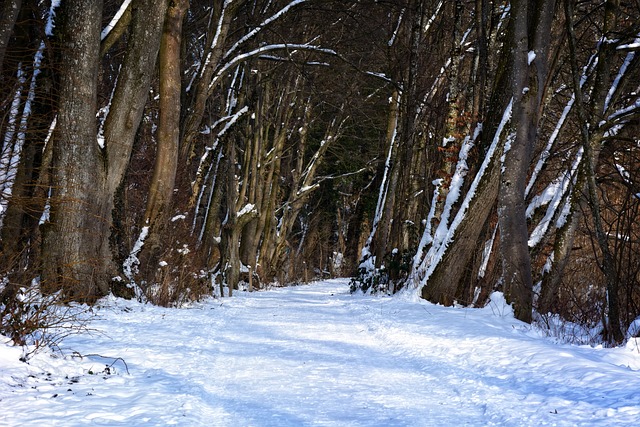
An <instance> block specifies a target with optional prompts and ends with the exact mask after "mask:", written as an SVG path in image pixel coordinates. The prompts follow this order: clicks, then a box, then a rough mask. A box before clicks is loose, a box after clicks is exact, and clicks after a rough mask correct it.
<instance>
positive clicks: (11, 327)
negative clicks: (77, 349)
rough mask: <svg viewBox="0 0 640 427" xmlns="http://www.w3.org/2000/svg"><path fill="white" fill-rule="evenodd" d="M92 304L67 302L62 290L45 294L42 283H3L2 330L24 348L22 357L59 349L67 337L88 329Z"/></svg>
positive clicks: (0, 298)
mask: <svg viewBox="0 0 640 427" xmlns="http://www.w3.org/2000/svg"><path fill="white" fill-rule="evenodd" d="M88 311H89V307H88V306H86V305H78V304H65V302H64V301H63V300H62V292H61V291H59V292H55V293H52V294H43V293H42V292H41V291H40V283H39V281H38V280H33V281H32V282H31V283H30V284H29V285H27V286H21V285H19V284H16V283H11V282H10V281H9V279H8V278H7V277H4V278H3V279H2V284H1V285H0V333H1V334H2V335H5V336H7V337H9V338H10V339H11V340H12V341H13V344H14V345H20V346H23V347H24V348H25V353H24V355H23V360H27V359H28V357H29V356H30V355H32V354H33V353H35V352H37V351H38V350H39V349H42V348H52V349H54V350H57V349H58V345H59V343H60V342H61V341H62V340H63V339H64V338H65V337H67V336H69V335H72V334H75V333H79V332H83V331H86V330H87V324H88V322H89V317H88V316H87V315H86V314H87V312H88Z"/></svg>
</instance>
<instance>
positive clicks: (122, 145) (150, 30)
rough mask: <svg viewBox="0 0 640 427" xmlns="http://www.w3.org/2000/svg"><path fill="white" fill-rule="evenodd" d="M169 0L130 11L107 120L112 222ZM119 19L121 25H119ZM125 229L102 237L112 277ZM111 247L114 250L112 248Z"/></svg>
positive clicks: (144, 2) (151, 0) (138, 4)
mask: <svg viewBox="0 0 640 427" xmlns="http://www.w3.org/2000/svg"><path fill="white" fill-rule="evenodd" d="M167 1H168V0H139V1H134V2H133V3H132V5H130V7H129V8H127V10H128V11H129V13H128V15H130V20H131V31H130V36H129V39H128V42H127V48H126V52H125V58H124V62H123V64H122V67H121V69H120V73H119V74H118V80H117V84H116V88H115V90H114V95H113V99H112V100H111V104H110V106H109V113H108V115H107V118H106V120H105V123H104V140H105V150H106V152H107V158H108V170H107V187H106V193H107V194H106V197H107V205H106V210H107V213H108V215H109V218H110V219H112V217H113V223H114V224H115V223H117V222H118V218H119V216H120V215H122V212H120V210H119V209H115V205H116V202H117V201H116V200H114V198H115V197H116V194H117V193H118V188H119V187H120V185H122V181H123V179H124V176H125V173H126V170H127V168H128V167H129V162H130V158H131V152H132V150H133V143H134V140H135V137H136V133H137V131H138V128H139V127H140V123H141V121H142V115H143V112H144V106H145V104H146V102H147V98H148V94H149V88H150V86H151V79H152V78H153V76H154V75H155V73H156V61H157V58H158V51H159V49H160V36H161V34H162V28H163V22H164V18H165V14H166V12H167ZM120 22H122V21H119V22H118V24H120ZM124 232H125V231H124V230H119V229H115V228H112V230H111V233H107V234H106V235H104V236H102V238H103V239H104V240H105V243H104V249H105V255H104V256H105V258H106V259H109V260H112V259H113V258H115V260H116V261H117V262H114V263H113V264H112V265H111V267H110V268H111V269H112V270H114V271H113V272H112V274H113V276H116V275H117V273H118V272H117V268H118V267H117V265H116V264H120V263H121V262H122V259H121V258H123V257H125V256H126V254H128V250H129V249H130V248H124V247H122V248H121V246H124V244H123V243H122V241H121V240H122V234H123V233H124ZM109 249H111V250H109ZM117 283H119V282H114V284H113V285H114V288H113V291H114V293H116V294H119V293H120V292H121V291H125V294H126V290H125V289H124V288H122V287H121V286H119V285H117Z"/></svg>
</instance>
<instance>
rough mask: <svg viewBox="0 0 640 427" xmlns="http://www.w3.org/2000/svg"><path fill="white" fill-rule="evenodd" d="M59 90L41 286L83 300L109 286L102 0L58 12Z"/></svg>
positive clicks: (76, 0) (74, 1)
mask: <svg viewBox="0 0 640 427" xmlns="http://www.w3.org/2000/svg"><path fill="white" fill-rule="evenodd" d="M58 16H59V17H60V21H61V22H59V25H60V27H61V28H62V30H61V31H60V33H59V36H58V40H59V42H60V46H59V49H60V87H59V94H60V98H59V105H58V124H57V127H56V131H55V134H54V141H53V144H54V146H53V163H52V168H51V199H50V204H51V216H50V222H49V223H48V224H47V226H46V230H45V233H44V240H43V247H42V249H43V272H42V273H43V274H42V278H43V284H44V285H45V286H46V287H47V288H48V289H58V288H62V289H63V290H64V292H65V294H66V295H67V296H68V297H70V298H72V299H74V300H80V301H93V300H95V299H96V298H97V297H99V296H102V295H105V294H106V293H107V292H108V291H109V286H108V281H107V277H106V271H105V270H106V269H105V260H104V258H103V250H102V249H103V248H102V243H103V241H102V240H101V239H96V235H100V234H102V233H105V232H106V230H108V225H109V221H108V218H107V215H106V212H105V209H104V202H105V197H104V195H105V191H104V190H105V172H106V171H105V166H104V165H105V163H104V162H105V159H104V157H103V153H102V152H101V150H100V147H99V145H98V142H97V139H96V132H97V129H96V114H95V112H96V104H97V77H98V65H99V51H100V26H101V22H102V1H100V0H66V1H64V2H62V5H61V7H60V9H59V11H58Z"/></svg>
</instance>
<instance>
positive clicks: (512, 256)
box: [498, 0, 555, 322]
mask: <svg viewBox="0 0 640 427" xmlns="http://www.w3.org/2000/svg"><path fill="white" fill-rule="evenodd" d="M554 9H555V0H538V1H535V2H533V4H529V2H528V1H520V0H518V1H513V2H512V3H511V20H512V25H513V35H514V39H513V45H512V49H513V55H512V57H513V63H514V66H513V77H512V79H513V80H512V96H513V115H512V126H513V128H514V130H515V138H513V140H512V141H510V142H509V145H510V146H509V147H508V148H506V149H505V151H506V152H505V154H504V163H503V167H502V169H503V172H502V176H501V181H500V193H499V198H498V223H499V225H500V256H501V260H502V273H503V283H504V293H505V297H506V299H507V301H508V302H509V303H513V306H514V312H515V316H516V317H517V318H518V319H520V320H522V321H524V322H531V318H532V314H533V277H532V273H531V255H530V253H529V245H528V241H529V231H528V228H527V218H526V208H527V207H526V203H525V189H526V186H527V176H528V171H529V167H530V164H531V160H532V153H533V148H534V146H535V142H536V138H537V133H538V121H539V118H540V114H541V111H540V108H541V101H542V98H543V97H544V94H545V87H546V83H547V82H546V80H547V72H548V66H547V61H548V59H547V56H548V52H549V44H550V43H549V34H550V32H551V22H552V19H553V11H554Z"/></svg>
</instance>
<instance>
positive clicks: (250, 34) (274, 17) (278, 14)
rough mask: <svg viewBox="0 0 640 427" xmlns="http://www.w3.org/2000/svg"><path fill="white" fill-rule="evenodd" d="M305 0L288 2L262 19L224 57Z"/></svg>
mask: <svg viewBox="0 0 640 427" xmlns="http://www.w3.org/2000/svg"><path fill="white" fill-rule="evenodd" d="M305 1H308V0H293V1H292V2H291V3H289V4H287V5H286V6H285V7H283V8H282V9H280V10H279V11H278V12H276V13H275V14H273V15H272V16H270V17H269V18H267V19H265V20H264V21H262V22H261V23H260V25H258V26H257V27H256V28H254V29H253V30H251V31H249V32H248V33H247V34H245V35H244V36H243V37H241V38H240V40H238V41H237V42H235V43H234V45H233V46H231V47H230V48H229V50H228V51H227V53H225V54H224V59H226V58H228V57H229V55H231V54H232V53H233V52H235V51H236V49H238V47H240V46H241V45H242V44H243V43H245V42H246V41H247V40H249V39H251V38H253V37H254V36H255V35H256V34H258V33H259V32H260V30H262V28H264V27H265V26H267V25H269V24H270V23H272V22H273V21H275V20H277V19H278V18H280V17H282V16H283V15H284V14H286V13H287V12H288V11H289V10H290V9H291V8H292V7H294V6H297V5H299V4H300V3H304V2H305Z"/></svg>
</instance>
